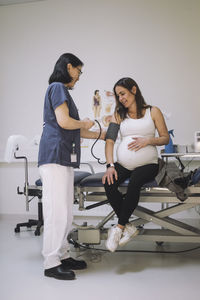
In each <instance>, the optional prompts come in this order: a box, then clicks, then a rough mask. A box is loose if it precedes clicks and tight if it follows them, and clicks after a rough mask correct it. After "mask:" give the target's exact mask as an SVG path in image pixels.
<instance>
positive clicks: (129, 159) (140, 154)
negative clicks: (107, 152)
mask: <svg viewBox="0 0 200 300" xmlns="http://www.w3.org/2000/svg"><path fill="white" fill-rule="evenodd" d="M131 141H133V139H132V137H131V136H127V137H124V138H123V140H122V141H121V143H120V144H119V146H118V149H117V162H118V163H119V164H121V165H122V166H123V167H124V168H126V169H128V170H133V169H135V168H137V167H140V166H143V165H147V164H152V163H157V162H158V154H157V149H156V147H155V146H150V145H148V146H146V147H144V148H141V149H140V150H138V151H134V150H129V149H128V144H129V143H130V142H131Z"/></svg>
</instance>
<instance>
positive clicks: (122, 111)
mask: <svg viewBox="0 0 200 300" xmlns="http://www.w3.org/2000/svg"><path fill="white" fill-rule="evenodd" d="M117 86H122V87H124V88H125V89H127V90H129V92H130V93H132V88H133V87H134V86H135V87H136V95H135V101H136V105H137V118H138V119H139V118H141V117H142V110H143V108H149V107H151V106H150V105H147V104H146V102H145V100H144V98H143V96H142V93H141V91H140V89H139V86H138V84H137V83H136V82H135V81H134V80H133V79H132V78H129V77H125V78H121V79H120V80H118V81H117V82H116V83H115V85H114V88H113V91H114V94H115V99H116V107H115V114H117V115H119V117H120V119H121V120H124V119H125V118H126V117H127V112H128V109H127V108H125V107H124V106H123V105H122V104H121V103H120V101H119V97H118V96H117V94H116V91H115V89H116V87H117Z"/></svg>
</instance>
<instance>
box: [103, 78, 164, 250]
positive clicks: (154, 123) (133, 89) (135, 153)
mask: <svg viewBox="0 0 200 300" xmlns="http://www.w3.org/2000/svg"><path fill="white" fill-rule="evenodd" d="M114 94H115V98H116V108H115V112H114V115H113V116H112V120H111V123H110V126H111V127H112V132H110V133H109V128H108V131H107V134H106V148H105V152H106V160H107V171H106V173H105V174H104V176H103V179H102V181H103V183H104V186H105V190H106V194H107V198H108V200H109V202H110V204H111V206H112V208H113V209H114V211H115V213H116V215H117V217H118V224H117V225H116V226H114V227H111V228H110V229H109V231H108V239H107V241H106V247H107V249H108V250H109V251H111V252H114V251H115V250H116V248H117V247H118V245H120V246H123V245H125V244H126V243H127V242H128V241H129V240H130V239H131V237H133V236H134V235H136V234H137V233H138V232H137V228H136V227H134V226H133V225H131V224H130V223H129V218H130V216H131V215H132V213H133V211H134V209H135V208H136V207H137V204H138V201H139V196H140V189H141V187H142V186H143V185H144V184H145V183H147V182H148V181H151V180H153V179H154V177H155V176H156V175H157V173H158V154H157V150H156V146H161V145H165V144H168V142H169V135H168V130H167V127H166V124H165V121H164V118H163V115H162V113H161V111H160V109H159V108H157V107H155V106H150V105H147V104H146V103H145V100H144V98H143V96H142V94H141V91H140V89H139V87H138V85H137V83H136V82H135V81H134V80H133V79H131V78H122V79H120V80H119V81H118V82H117V83H116V84H115V86H114ZM111 127H110V128H111ZM113 130H114V131H113ZM118 130H120V133H121V142H120V144H119V146H118V149H117V162H116V163H114V158H113V148H114V142H115V139H116V136H117V131H118ZM156 130H157V131H158V137H155V131H156ZM114 135H115V137H114ZM127 178H130V181H129V185H128V188H127V193H126V195H125V198H123V196H122V194H121V193H120V192H119V190H118V187H119V185H120V184H121V183H122V182H124V181H125V180H126V179H127Z"/></svg>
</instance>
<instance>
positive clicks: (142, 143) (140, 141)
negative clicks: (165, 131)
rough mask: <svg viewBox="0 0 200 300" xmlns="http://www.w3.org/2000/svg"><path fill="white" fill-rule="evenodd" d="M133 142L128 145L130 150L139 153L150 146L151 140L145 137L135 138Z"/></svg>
mask: <svg viewBox="0 0 200 300" xmlns="http://www.w3.org/2000/svg"><path fill="white" fill-rule="evenodd" d="M132 139H133V141H132V142H130V143H129V144H128V150H133V151H138V150H140V149H141V148H143V147H146V146H147V145H148V144H149V139H148V138H144V137H133V138H132Z"/></svg>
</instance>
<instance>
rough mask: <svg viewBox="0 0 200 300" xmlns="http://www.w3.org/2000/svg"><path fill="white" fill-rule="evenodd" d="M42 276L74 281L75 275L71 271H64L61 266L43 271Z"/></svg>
mask: <svg viewBox="0 0 200 300" xmlns="http://www.w3.org/2000/svg"><path fill="white" fill-rule="evenodd" d="M44 276H47V277H54V278H56V279H61V280H72V279H75V273H74V272H73V271H72V270H69V269H66V268H65V267H64V266H63V265H59V266H56V267H53V268H50V269H45V270H44Z"/></svg>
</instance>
